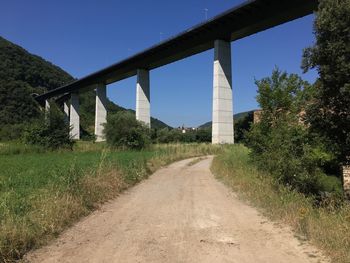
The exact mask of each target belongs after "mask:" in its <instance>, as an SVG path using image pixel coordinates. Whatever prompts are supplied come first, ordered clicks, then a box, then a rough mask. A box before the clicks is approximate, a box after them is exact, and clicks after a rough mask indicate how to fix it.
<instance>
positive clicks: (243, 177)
mask: <svg viewBox="0 0 350 263" xmlns="http://www.w3.org/2000/svg"><path fill="white" fill-rule="evenodd" d="M250 153H251V152H250V150H249V149H248V148H247V147H245V146H243V145H235V146H233V147H231V148H230V149H228V150H226V151H225V153H223V154H219V155H218V156H217V157H215V159H214V161H213V164H212V171H213V173H214V174H215V175H216V177H217V178H218V179H220V180H221V181H223V182H224V183H225V184H226V185H228V186H229V187H231V188H232V189H233V190H234V191H235V192H236V193H238V195H239V197H240V198H242V199H244V200H247V201H248V202H249V203H250V204H252V205H253V206H255V207H258V208H260V211H261V212H262V213H263V214H264V215H265V216H266V217H268V218H270V219H272V220H275V221H277V222H282V223H283V224H285V225H288V226H291V228H292V229H293V230H294V231H295V233H296V235H297V237H298V238H299V239H300V240H301V241H306V240H308V241H310V242H311V243H312V244H314V245H315V246H316V247H318V248H320V249H321V250H322V251H323V252H324V253H325V255H327V256H329V257H330V258H331V259H332V262H336V263H347V262H350V251H349V248H350V235H349V229H350V205H349V204H348V203H346V202H343V203H338V202H332V200H328V201H330V202H327V203H324V204H322V205H320V204H319V205H316V204H315V199H314V198H313V197H312V196H306V195H305V194H302V193H300V192H298V191H296V190H295V189H293V188H292V187H291V186H288V185H284V184H281V183H280V181H278V179H276V178H275V177H274V176H272V175H271V174H270V173H268V172H265V171H262V170H261V169H259V168H257V166H256V164H255V163H254V161H253V160H252V158H251V155H250Z"/></svg>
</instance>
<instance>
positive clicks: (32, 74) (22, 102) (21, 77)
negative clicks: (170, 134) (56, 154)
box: [0, 37, 168, 140]
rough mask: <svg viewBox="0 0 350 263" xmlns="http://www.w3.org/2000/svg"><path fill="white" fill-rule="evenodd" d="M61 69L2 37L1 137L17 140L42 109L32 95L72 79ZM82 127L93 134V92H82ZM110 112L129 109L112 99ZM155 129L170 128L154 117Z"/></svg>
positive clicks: (0, 57)
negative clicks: (26, 125)
mask: <svg viewBox="0 0 350 263" xmlns="http://www.w3.org/2000/svg"><path fill="white" fill-rule="evenodd" d="M73 80H74V78H73V77H72V76H71V75H69V74H68V73H67V72H65V71H64V70H62V69H61V68H59V67H57V66H55V65H53V64H52V63H50V62H48V61H46V60H44V59H43V58H41V57H39V56H36V55H33V54H30V53H29V52H27V51H26V50H25V49H23V48H21V47H20V46H18V45H15V44H13V43H11V42H10V41H8V40H6V39H4V38H2V37H0V105H1V108H0V122H1V124H2V126H1V127H0V140H6V139H15V138H16V137H18V136H19V135H20V134H19V133H20V130H21V127H22V126H23V125H24V124H25V123H26V122H30V120H31V119H33V118H36V117H38V116H39V115H40V114H41V112H40V110H39V107H38V105H37V103H36V102H35V100H34V99H33V98H32V94H33V93H36V94H42V93H44V92H46V91H48V90H51V89H55V88H58V87H60V86H62V85H64V84H66V83H69V82H71V81H73ZM80 100H81V105H80V113H81V126H82V130H83V131H85V133H86V131H87V132H88V133H92V132H93V126H94V115H95V96H94V92H93V91H89V92H86V93H83V94H81V95H80ZM108 110H109V112H110V113H113V112H117V111H120V110H126V109H124V108H122V107H120V106H118V105H116V104H114V103H113V102H111V101H109V103H108ZM152 125H153V127H154V128H164V127H168V125H166V124H165V123H163V122H161V121H159V120H157V119H154V118H152Z"/></svg>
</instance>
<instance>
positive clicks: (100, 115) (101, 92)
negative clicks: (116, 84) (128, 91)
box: [95, 83, 107, 142]
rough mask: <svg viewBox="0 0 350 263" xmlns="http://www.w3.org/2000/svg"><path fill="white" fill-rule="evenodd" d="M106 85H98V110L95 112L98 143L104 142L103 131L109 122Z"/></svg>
mask: <svg viewBox="0 0 350 263" xmlns="http://www.w3.org/2000/svg"><path fill="white" fill-rule="evenodd" d="M106 92H107V91H106V85H105V84H103V83H100V84H97V85H96V110H95V135H96V141H97V142H101V141H104V140H105V138H104V135H103V129H104V126H103V124H105V123H106V122H107V93H106Z"/></svg>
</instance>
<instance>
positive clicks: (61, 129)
mask: <svg viewBox="0 0 350 263" xmlns="http://www.w3.org/2000/svg"><path fill="white" fill-rule="evenodd" d="M69 131H70V127H69V124H68V123H67V122H66V121H65V118H64V116H63V113H62V112H61V111H60V110H59V109H58V108H57V107H56V106H55V105H54V104H53V105H51V108H50V112H49V113H48V114H47V116H43V117H41V118H39V119H37V120H36V121H34V122H33V124H32V125H29V126H28V128H27V129H26V131H25V133H24V135H23V140H24V142H25V143H27V144H31V145H38V146H42V147H44V148H48V149H51V150H55V149H59V148H68V149H72V147H73V143H74V142H73V140H72V139H71V137H70V134H69Z"/></svg>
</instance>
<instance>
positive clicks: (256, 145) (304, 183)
mask: <svg viewBox="0 0 350 263" xmlns="http://www.w3.org/2000/svg"><path fill="white" fill-rule="evenodd" d="M256 85H257V86H258V96H257V100H258V102H259V104H260V106H261V108H262V114H261V119H260V122H259V123H258V124H254V125H252V128H251V129H250V131H249V132H248V133H247V144H248V146H249V147H250V148H251V149H252V157H253V159H254V160H255V161H256V163H257V164H258V166H259V167H260V168H261V169H264V170H267V171H268V172H269V173H270V174H272V175H274V176H275V178H276V179H277V181H278V182H280V183H282V184H286V185H289V186H291V187H293V188H295V189H297V190H298V191H300V192H303V193H305V194H313V195H316V194H319V192H320V191H321V190H320V189H322V186H321V185H320V181H321V180H320V178H321V177H322V178H323V177H325V175H324V174H323V173H322V169H321V167H322V165H324V164H325V163H326V162H329V161H331V158H332V156H331V155H330V154H329V153H328V152H327V151H326V150H325V147H324V145H323V143H322V140H320V138H319V137H318V136H317V135H315V134H312V133H310V132H309V129H308V127H307V126H306V125H305V124H303V122H302V121H301V116H300V113H301V112H302V111H303V108H304V107H305V105H307V103H308V102H307V101H308V96H309V94H310V91H309V89H310V88H311V87H310V85H309V84H308V83H307V82H305V81H303V80H302V79H301V78H300V77H299V76H297V75H295V74H291V75H288V74H287V73H285V72H280V71H279V70H278V69H275V70H274V71H273V73H272V76H271V77H269V78H264V79H262V80H259V81H256Z"/></svg>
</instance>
